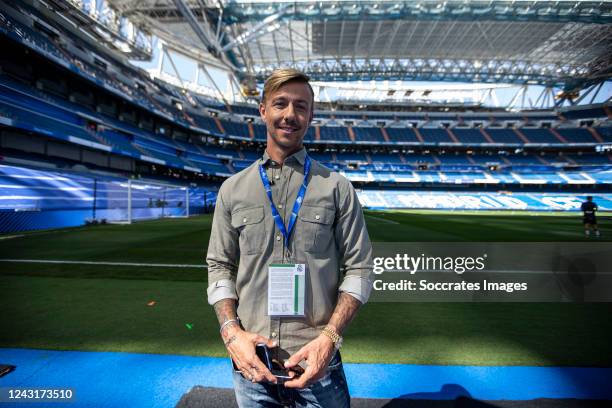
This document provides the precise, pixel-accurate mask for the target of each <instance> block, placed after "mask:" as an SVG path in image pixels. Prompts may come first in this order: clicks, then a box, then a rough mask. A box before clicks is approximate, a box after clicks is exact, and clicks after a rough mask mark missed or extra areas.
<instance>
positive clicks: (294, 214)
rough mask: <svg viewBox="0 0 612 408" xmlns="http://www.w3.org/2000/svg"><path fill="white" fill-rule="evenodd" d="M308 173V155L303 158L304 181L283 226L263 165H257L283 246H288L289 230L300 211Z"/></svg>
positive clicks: (291, 229) (291, 228) (306, 186)
mask: <svg viewBox="0 0 612 408" xmlns="http://www.w3.org/2000/svg"><path fill="white" fill-rule="evenodd" d="M309 174H310V157H308V156H306V157H305V159H304V181H302V186H301V187H300V191H298V195H297V197H296V198H295V203H294V204H293V209H292V210H291V218H289V226H288V227H287V228H285V223H284V222H283V219H282V217H281V215H280V214H279V212H278V210H277V209H276V206H275V205H274V200H273V199H272V187H271V186H270V180H269V179H268V175H267V174H266V171H265V170H264V168H263V166H262V165H261V164H260V165H259V176H260V177H261V182H262V183H263V186H264V189H265V190H266V194H267V195H268V199H269V200H270V209H271V210H272V217H273V218H274V222H275V223H276V226H277V227H278V229H279V230H280V232H281V234H283V238H284V239H285V240H284V243H285V246H286V247H287V248H289V236H290V235H291V231H293V227H294V226H295V221H296V220H297V215H298V212H299V211H300V207H302V201H304V196H305V195H306V189H307V188H308V175H309Z"/></svg>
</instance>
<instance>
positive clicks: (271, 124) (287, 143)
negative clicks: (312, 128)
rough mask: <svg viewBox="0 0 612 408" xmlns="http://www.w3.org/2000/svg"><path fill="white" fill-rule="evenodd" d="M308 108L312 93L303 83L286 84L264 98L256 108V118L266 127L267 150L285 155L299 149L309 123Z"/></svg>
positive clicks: (310, 103) (310, 116)
mask: <svg viewBox="0 0 612 408" xmlns="http://www.w3.org/2000/svg"><path fill="white" fill-rule="evenodd" d="M312 105H313V98H312V93H311V91H310V87H309V86H308V84H307V83H305V82H299V81H289V82H287V83H285V84H283V85H282V86H281V87H280V88H279V89H278V90H276V91H275V92H272V93H271V94H270V95H266V98H265V101H264V102H262V103H260V104H259V114H260V115H261V119H262V120H263V121H264V122H265V124H266V129H267V133H268V135H267V142H268V147H269V148H271V149H275V150H280V151H284V152H287V153H288V154H291V153H294V152H296V151H298V150H299V149H301V147H302V140H303V139H304V135H305V134H306V131H307V130H308V126H309V125H310V122H311V121H312V116H313V106H312Z"/></svg>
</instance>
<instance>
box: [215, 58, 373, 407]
mask: <svg viewBox="0 0 612 408" xmlns="http://www.w3.org/2000/svg"><path fill="white" fill-rule="evenodd" d="M313 111H314V92H313V90H312V87H311V86H310V84H309V83H308V77H307V76H306V75H304V74H303V73H301V72H299V71H296V70H293V69H281V70H277V71H274V72H273V73H272V75H271V76H270V77H269V78H268V79H267V80H266V82H265V84H264V90H263V95H262V99H261V103H260V105H259V113H260V116H261V118H262V120H263V122H264V123H265V125H266V130H267V141H266V151H265V152H264V154H263V155H262V157H261V158H260V159H258V160H257V161H256V162H254V163H253V164H252V165H250V166H249V167H247V168H246V169H244V170H242V171H241V172H239V173H237V174H235V175H233V176H232V177H230V178H229V179H227V180H226V181H225V182H224V183H223V185H221V188H220V189H219V193H218V196H217V203H216V205H215V215H214V218H213V224H212V228H211V235H210V242H209V246H208V254H207V258H206V262H207V264H208V302H209V303H210V304H211V305H214V308H215V312H216V314H217V318H218V320H219V324H220V332H221V338H222V339H223V342H224V344H225V347H226V349H227V351H228V354H229V355H230V356H231V358H232V360H233V362H234V364H235V370H234V373H233V377H234V390H235V393H236V400H237V402H238V405H239V406H240V407H241V408H245V407H248V408H254V407H279V408H280V407H283V406H292V407H303V408H306V407H308V408H311V407H319V408H344V407H348V406H349V405H350V396H349V393H348V386H347V383H346V377H345V376H344V370H343V368H342V360H341V358H340V352H339V350H340V347H341V345H342V333H343V332H344V330H345V329H346V327H347V326H348V325H349V323H350V322H351V320H352V319H353V317H354V316H355V314H356V313H357V311H358V309H359V307H360V306H361V305H362V304H363V303H365V302H366V301H367V300H368V297H369V295H370V292H371V289H372V281H371V273H372V270H373V261H372V246H371V244H370V239H369V238H368V231H367V230H366V225H365V221H364V217H363V212H362V210H361V205H360V203H359V200H358V197H357V194H356V192H355V189H354V188H353V186H352V185H351V183H350V182H349V181H348V180H347V179H346V178H345V177H343V176H342V175H340V174H339V173H337V172H334V171H331V170H330V169H328V168H327V167H325V166H323V165H322V164H320V163H319V162H318V161H316V160H314V159H311V158H310V157H309V155H308V153H307V152H306V149H305V148H304V146H303V143H302V141H303V140H304V136H305V134H306V132H307V131H308V126H309V125H310V122H311V121H312V118H313ZM261 344H265V345H267V346H268V349H266V348H264V347H262V346H261ZM258 353H259V354H258ZM262 355H263V358H262ZM264 361H265V362H266V365H264ZM273 372H274V374H272V373H273Z"/></svg>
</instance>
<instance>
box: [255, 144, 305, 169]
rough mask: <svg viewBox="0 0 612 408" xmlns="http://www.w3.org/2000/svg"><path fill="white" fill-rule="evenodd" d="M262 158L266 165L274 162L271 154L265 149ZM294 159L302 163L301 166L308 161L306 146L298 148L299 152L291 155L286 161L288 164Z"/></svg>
mask: <svg viewBox="0 0 612 408" xmlns="http://www.w3.org/2000/svg"><path fill="white" fill-rule="evenodd" d="M261 160H262V164H263V165H264V166H265V165H268V164H270V162H272V159H270V155H269V154H268V152H267V151H264V154H263V157H262V158H261ZM293 161H297V162H298V163H299V164H300V166H303V165H304V162H305V161H306V148H305V147H302V148H301V149H300V150H298V151H297V152H295V153H293V154H292V155H291V156H289V157H287V158H286V159H285V163H287V164H291V163H292V162H293Z"/></svg>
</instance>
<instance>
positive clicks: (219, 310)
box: [214, 299, 238, 325]
mask: <svg viewBox="0 0 612 408" xmlns="http://www.w3.org/2000/svg"><path fill="white" fill-rule="evenodd" d="M214 308H215V313H216V314H217V320H219V325H222V324H223V323H225V322H227V321H228V320H232V319H236V318H237V316H238V315H237V314H236V300H235V299H221V300H220V301H218V302H217V303H215V305H214Z"/></svg>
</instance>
